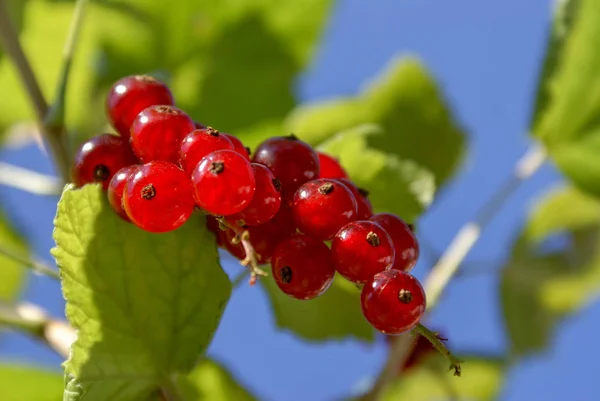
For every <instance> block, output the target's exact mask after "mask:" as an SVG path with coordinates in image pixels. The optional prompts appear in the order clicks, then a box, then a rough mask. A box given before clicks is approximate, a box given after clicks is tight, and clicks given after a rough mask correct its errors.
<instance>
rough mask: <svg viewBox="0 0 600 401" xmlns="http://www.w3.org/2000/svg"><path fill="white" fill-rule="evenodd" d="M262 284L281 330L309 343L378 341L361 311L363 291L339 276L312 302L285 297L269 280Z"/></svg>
mask: <svg viewBox="0 0 600 401" xmlns="http://www.w3.org/2000/svg"><path fill="white" fill-rule="evenodd" d="M260 283H261V284H262V285H263V287H264V288H265V289H266V290H267V294H268V296H269V299H270V300H271V305H272V307H273V312H274V314H275V322H276V324H277V326H278V327H279V328H281V329H284V330H289V331H291V332H292V333H294V334H295V335H297V336H298V337H300V338H302V339H304V340H308V341H319V342H321V341H331V340H342V339H348V338H354V339H357V340H363V341H369V342H371V341H373V340H374V338H375V334H374V331H373V329H372V328H371V326H370V325H369V324H368V323H367V321H366V320H365V318H364V317H363V315H362V312H361V309H360V290H359V289H358V288H357V287H356V286H355V285H354V284H352V283H350V282H348V281H347V280H344V279H342V278H341V277H339V276H337V275H336V277H335V279H334V281H333V283H332V285H331V287H329V289H328V290H327V291H326V292H325V294H323V295H321V296H320V297H318V298H316V299H313V300H310V301H300V300H297V299H294V298H291V297H289V296H287V295H285V294H284V293H283V292H281V290H280V289H279V288H278V287H277V285H276V284H275V282H274V280H273V279H272V278H270V277H267V278H265V279H262V280H260Z"/></svg>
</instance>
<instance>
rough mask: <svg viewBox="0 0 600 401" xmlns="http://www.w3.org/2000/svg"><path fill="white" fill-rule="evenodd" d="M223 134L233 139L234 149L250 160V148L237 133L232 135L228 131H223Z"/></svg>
mask: <svg viewBox="0 0 600 401" xmlns="http://www.w3.org/2000/svg"><path fill="white" fill-rule="evenodd" d="M223 135H224V136H226V137H227V138H228V139H229V140H230V141H231V143H232V144H233V150H235V151H236V152H238V153H239V154H240V155H242V156H244V157H246V158H247V159H248V160H250V148H248V147H246V146H244V144H243V143H242V141H240V139H239V138H238V137H237V136H235V135H231V134H228V133H226V132H223Z"/></svg>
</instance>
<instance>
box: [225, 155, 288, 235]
mask: <svg viewBox="0 0 600 401" xmlns="http://www.w3.org/2000/svg"><path fill="white" fill-rule="evenodd" d="M251 166H252V170H253V171H254V177H255V179H256V192H254V196H253V197H252V201H250V203H249V204H248V206H247V207H246V208H245V209H244V210H242V211H241V212H239V213H237V214H235V215H234V216H232V217H233V218H234V219H235V220H241V221H243V224H244V225H248V226H258V225H260V224H264V223H266V222H268V221H269V220H271V219H272V218H273V217H275V215H276V214H277V212H278V211H279V208H280V207H281V193H280V192H281V183H280V182H279V180H278V179H277V178H275V176H274V175H273V173H272V172H271V170H269V169H268V168H267V167H265V166H263V165H262V164H258V163H251Z"/></svg>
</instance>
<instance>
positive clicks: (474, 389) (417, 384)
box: [383, 358, 503, 401]
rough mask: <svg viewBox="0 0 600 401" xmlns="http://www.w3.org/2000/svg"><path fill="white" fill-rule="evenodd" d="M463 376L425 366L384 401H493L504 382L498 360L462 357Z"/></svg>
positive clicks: (396, 386) (408, 377)
mask: <svg viewBox="0 0 600 401" xmlns="http://www.w3.org/2000/svg"><path fill="white" fill-rule="evenodd" d="M461 359H462V360H463V361H464V362H463V363H462V364H461V365H462V367H463V375H462V376H461V377H454V376H452V374H451V373H449V372H448V371H447V370H446V369H444V367H446V365H444V367H441V366H432V365H431V364H423V365H421V366H420V367H418V368H415V369H411V370H410V371H409V372H408V373H407V374H405V375H403V376H402V380H399V381H397V382H396V384H394V385H393V386H392V388H390V390H388V391H387V392H386V394H385V396H384V397H383V400H384V401H397V400H410V401H440V400H458V399H460V400H473V401H475V400H477V401H491V400H494V399H495V398H496V396H497V394H498V392H499V390H500V387H501V385H502V381H503V364H502V362H500V361H496V360H486V359H474V358H468V359H466V358H461Z"/></svg>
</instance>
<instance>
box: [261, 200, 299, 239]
mask: <svg viewBox="0 0 600 401" xmlns="http://www.w3.org/2000/svg"><path fill="white" fill-rule="evenodd" d="M256 227H260V228H261V229H262V230H267V231H269V232H271V233H272V234H273V235H274V236H279V238H286V237H289V236H290V235H292V234H295V233H296V223H294V215H293V213H292V208H291V207H290V206H288V205H284V204H282V205H281V207H280V208H279V211H278V212H277V214H276V215H275V217H273V218H272V219H271V220H269V221H268V222H266V223H264V224H261V225H259V226H256Z"/></svg>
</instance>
